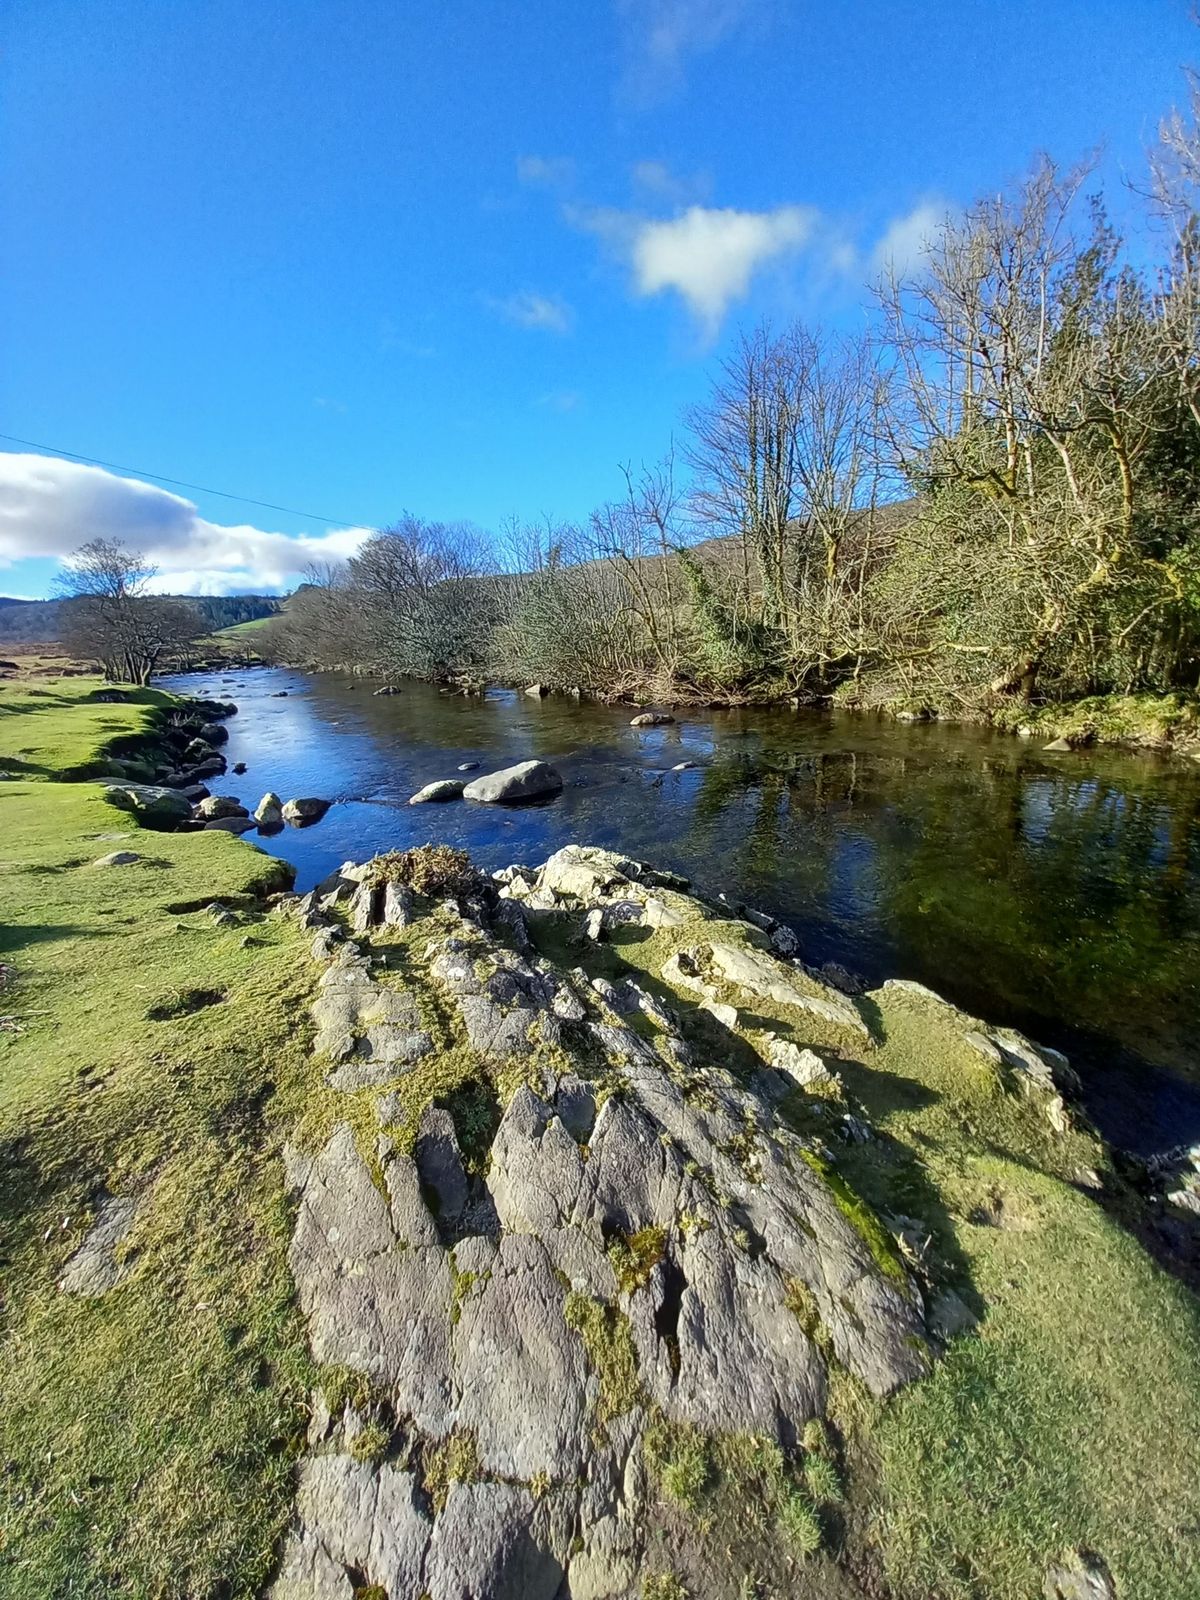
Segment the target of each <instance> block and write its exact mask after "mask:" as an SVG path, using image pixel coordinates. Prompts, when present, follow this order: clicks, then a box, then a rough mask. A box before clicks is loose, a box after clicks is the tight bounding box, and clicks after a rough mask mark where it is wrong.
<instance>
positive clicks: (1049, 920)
mask: <svg viewBox="0 0 1200 1600" xmlns="http://www.w3.org/2000/svg"><path fill="white" fill-rule="evenodd" d="M181 687H184V688H186V689H187V690H189V691H191V692H195V693H203V694H217V695H220V696H232V697H233V698H235V699H236V700H237V701H238V703H239V705H240V706H241V708H242V709H241V713H240V715H239V716H238V717H236V718H234V719H233V721H232V722H231V723H230V724H229V727H230V734H231V737H230V743H229V746H228V756H229V761H230V765H231V766H232V764H233V763H234V762H236V761H245V762H246V763H247V766H248V769H249V770H248V772H247V773H246V775H245V776H244V777H242V778H234V777H232V776H230V777H229V778H227V779H226V780H224V783H223V785H222V786H221V787H222V788H223V790H225V791H228V792H232V793H237V794H240V796H241V798H242V799H243V800H249V801H250V802H251V803H253V802H254V801H256V800H257V799H258V797H259V795H261V794H262V793H263V791H264V790H266V789H274V790H276V791H278V792H279V793H280V794H281V795H282V796H283V797H284V798H285V799H286V798H288V797H289V796H290V795H295V794H317V795H324V796H326V797H333V798H336V799H337V800H338V801H339V804H337V805H335V806H334V808H333V810H332V811H330V813H329V815H328V816H327V817H326V819H325V820H324V821H323V822H322V823H320V824H319V826H317V827H315V828H312V829H306V830H303V831H300V832H297V831H294V830H288V831H286V832H284V833H283V834H281V835H279V836H277V837H276V838H274V839H263V840H261V841H260V843H261V845H262V848H264V849H267V850H270V851H272V852H273V853H276V854H280V855H283V856H286V857H287V858H288V859H289V860H291V861H293V862H294V863H295V864H296V866H297V869H298V874H299V880H298V881H299V884H300V887H302V888H303V887H306V886H308V885H310V884H312V883H313V882H315V881H316V880H317V879H318V878H319V877H321V876H322V875H323V874H324V873H325V872H327V871H328V870H330V868H332V867H334V866H336V865H337V864H338V863H339V862H341V861H343V860H345V859H346V858H348V857H357V858H361V857H363V856H365V855H368V854H371V853H373V852H374V851H377V850H382V849H392V848H403V847H405V846H407V845H410V844H417V843H422V842H426V841H429V840H439V839H445V840H448V841H449V842H451V843H454V844H458V845H461V846H463V847H464V848H466V849H469V850H470V851H471V852H472V853H473V854H474V855H475V856H476V858H477V859H479V860H480V861H481V862H482V863H484V864H485V865H487V866H500V865H504V864H505V863H507V862H510V861H537V860H540V859H542V858H543V857H544V856H545V855H547V854H549V852H550V851H552V850H554V849H557V848H558V847H559V846H560V845H562V844H565V843H567V842H569V841H572V840H574V841H580V842H592V843H597V844H603V845H608V846H611V847H614V848H620V849H623V850H627V851H629V852H630V853H632V854H634V855H640V856H645V857H648V858H650V859H653V860H655V861H657V862H659V863H661V864H663V865H665V866H669V867H672V868H674V869H675V870H677V871H680V872H683V873H686V874H687V875H688V876H690V877H692V878H693V879H695V880H696V881H697V882H698V883H701V884H703V885H704V886H705V887H706V888H708V889H710V890H713V891H717V890H720V891H724V892H725V893H727V894H729V895H731V896H733V897H741V898H745V899H746V900H748V901H751V902H752V903H754V904H757V905H760V906H762V907H763V908H764V909H766V910H768V911H770V912H772V913H773V914H775V915H777V916H780V917H783V918H784V919H785V920H786V921H787V922H789V923H790V924H791V925H792V926H793V927H794V928H795V929H796V931H797V932H798V933H799V934H800V936H801V938H802V940H803V943H804V949H805V952H806V955H807V956H808V957H809V958H810V959H813V960H826V959H832V960H837V961H840V962H842V963H843V964H844V965H846V966H848V967H850V968H852V969H855V970H858V971H860V972H863V973H864V974H865V975H866V976H867V977H869V978H871V979H879V978H882V977H885V976H888V975H902V976H908V977H914V978H917V979H920V980H921V981H923V982H926V983H929V984H930V985H932V986H933V987H935V988H938V989H940V990H941V991H943V992H944V993H946V994H947V995H949V996H951V997H952V998H954V999H956V1000H957V1001H958V1002H959V1003H960V1004H962V1005H963V1006H965V1007H967V1008H968V1009H971V1010H975V1011H978V1012H979V1013H980V1014H981V1015H983V1016H986V1017H988V1018H989V1019H993V1020H995V1021H1007V1022H1012V1023H1015V1024H1017V1025H1018V1026H1022V1027H1025V1028H1026V1029H1028V1030H1029V1031H1030V1032H1031V1033H1033V1034H1034V1035H1035V1036H1037V1037H1041V1038H1044V1039H1046V1040H1047V1042H1050V1043H1057V1044H1059V1045H1060V1046H1061V1047H1062V1048H1065V1049H1067V1050H1068V1051H1069V1052H1070V1053H1073V1054H1074V1055H1075V1056H1076V1057H1077V1058H1079V1059H1080V1060H1081V1061H1082V1062H1083V1063H1084V1064H1085V1065H1086V1070H1087V1074H1088V1078H1089V1085H1090V1091H1089V1097H1090V1100H1091V1103H1092V1105H1093V1109H1094V1110H1095V1112H1096V1114H1097V1116H1098V1117H1100V1118H1101V1119H1102V1120H1103V1121H1104V1122H1105V1123H1106V1125H1107V1126H1108V1127H1109V1128H1110V1129H1111V1128H1113V1127H1114V1125H1115V1124H1118V1123H1119V1124H1120V1127H1121V1132H1122V1134H1123V1136H1124V1137H1125V1138H1126V1139H1127V1141H1128V1142H1130V1143H1131V1144H1134V1145H1139V1146H1149V1145H1151V1144H1156V1143H1162V1142H1175V1141H1176V1140H1177V1139H1179V1138H1183V1137H1186V1136H1200V1113H1198V1112H1197V1109H1196V1107H1197V1104H1198V1097H1197V1096H1196V1094H1195V1092H1194V1091H1193V1092H1190V1093H1184V1092H1183V1091H1182V1090H1181V1089H1180V1087H1179V1085H1178V1083H1177V1081H1176V1079H1175V1077H1174V1075H1173V1073H1172V1074H1170V1075H1164V1074H1162V1073H1160V1072H1155V1071H1154V1070H1152V1069H1153V1068H1154V1067H1155V1066H1158V1067H1169V1068H1171V1069H1174V1072H1179V1073H1184V1074H1188V1075H1191V1076H1193V1077H1200V1072H1198V1071H1197V1056H1196V1051H1195V1043H1194V1041H1195V1039H1196V1037H1197V1024H1198V1023H1200V959H1198V957H1200V772H1198V771H1194V770H1192V769H1190V768H1187V767H1185V766H1183V765H1182V764H1177V763H1167V762H1163V761H1159V760H1156V759H1152V758H1144V757H1133V756H1124V755H1120V754H1117V753H1106V752H1099V753H1096V752H1090V753H1088V754H1086V755H1077V756H1051V755H1048V754H1045V753H1043V752H1041V751H1040V750H1038V749H1036V748H1030V747H1029V746H1028V745H1022V744H1021V743H1019V742H1018V741H1015V740H1012V739H1007V738H1002V737H999V736H993V735H990V734H988V733H987V732H985V731H979V730H962V729H953V728H948V727H944V726H940V725H934V726H916V727H900V726H897V725H895V724H892V723H888V722H882V721H880V722H876V721H874V720H870V719H858V718H848V717H832V716H821V715H816V714H808V713H796V712H751V711H727V712H704V713H699V714H694V715H692V714H690V715H688V716H687V717H684V718H681V720H680V721H679V722H677V723H675V724H673V725H669V726H666V727H659V728H652V729H644V730H642V729H633V728H630V727H629V726H628V722H629V716H630V715H631V713H630V712H629V711H628V710H627V709H619V708H611V707H602V706H591V705H577V704H575V703H574V702H572V701H570V700H567V699H560V698H557V697H550V698H549V699H547V700H544V701H540V700H535V699H533V698H532V697H530V696H526V695H522V694H516V693H512V692H493V693H492V694H489V696H488V697H487V699H486V700H479V699H463V698H459V697H452V696H447V695H442V694H439V693H438V691H437V690H435V689H433V688H431V687H429V686H426V685H420V684H414V685H409V686H407V687H406V688H405V691H404V693H403V694H401V695H396V696H392V697H387V698H376V697H373V696H372V694H371V691H370V688H369V686H366V685H360V684H355V683H354V682H353V680H351V679H348V678H341V677H337V676H325V677H312V678H309V677H305V676H303V675H300V674H294V673H286V672H279V671H273V670H272V671H268V670H259V671H248V672H243V673H234V674H232V675H226V676H224V677H208V678H203V679H198V678H189V679H187V680H183V681H182V683H181ZM281 690H283V691H286V698H275V697H274V696H276V695H277V694H278V693H279V691H281ZM529 756H540V757H543V758H545V759H547V760H551V761H553V762H554V763H555V764H556V765H557V766H558V767H559V769H560V770H561V771H562V773H563V776H564V778H565V780H566V788H565V790H564V792H563V794H562V795H561V796H559V797H557V798H556V799H554V800H553V801H551V802H550V803H548V804H546V805H540V806H531V807H522V808H520V809H515V810H501V809H499V808H492V807H484V806H471V805H467V804H450V805H441V806H419V807H412V808H410V807H408V806H407V804H406V801H407V798H408V796H409V794H411V793H412V792H413V791H414V790H415V789H417V788H418V787H420V786H421V785H422V784H424V783H426V782H428V781H430V780H431V779H433V778H438V777H445V776H450V775H453V774H454V772H455V770H456V768H457V767H458V766H459V764H460V763H463V762H467V761H478V762H480V763H481V765H482V766H483V767H484V768H485V769H486V768H488V767H495V766H501V765H504V764H506V763H508V762H511V761H517V760H521V759H524V758H526V757H529ZM681 761H694V762H696V763H697V765H696V766H695V767H694V768H692V769H691V770H688V771H684V772H673V771H671V770H670V768H672V767H673V766H675V765H676V763H678V762H681Z"/></svg>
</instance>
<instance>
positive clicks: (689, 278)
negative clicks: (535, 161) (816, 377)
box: [563, 162, 951, 340]
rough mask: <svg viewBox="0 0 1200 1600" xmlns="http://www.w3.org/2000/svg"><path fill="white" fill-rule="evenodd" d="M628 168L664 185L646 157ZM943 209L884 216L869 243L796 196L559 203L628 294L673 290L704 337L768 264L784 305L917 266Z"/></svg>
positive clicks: (848, 291) (664, 173)
mask: <svg viewBox="0 0 1200 1600" xmlns="http://www.w3.org/2000/svg"><path fill="white" fill-rule="evenodd" d="M660 168H661V170H659V169H660ZM635 173H636V175H637V176H638V177H640V179H641V180H642V186H643V188H645V189H651V188H653V187H654V186H655V185H659V186H660V187H663V186H666V185H667V183H668V181H669V180H670V177H671V174H670V172H669V169H666V168H665V167H662V166H661V164H660V163H656V162H644V163H639V167H638V169H635ZM950 210H951V208H950V207H949V206H947V205H946V204H945V203H944V202H939V201H936V200H924V201H922V202H921V203H920V204H918V205H915V206H913V207H912V209H911V210H909V211H906V212H904V213H903V214H901V215H899V216H897V217H895V218H893V219H892V220H891V221H890V222H888V223H886V224H885V225H884V227H883V229H882V231H881V232H880V234H879V236H878V239H877V241H876V242H875V243H874V244H870V243H863V242H861V241H860V238H857V237H856V236H855V230H854V229H853V228H851V227H850V226H849V225H848V223H847V221H846V220H845V219H844V218H841V217H838V216H835V215H831V214H829V213H827V212H823V211H821V210H820V209H818V208H817V207H815V206H808V205H801V204H798V203H792V204H786V205H779V206H775V207H773V208H772V209H770V210H766V211H745V210H740V209H738V208H737V207H733V206H704V205H696V204H692V205H687V206H684V207H682V208H676V210H675V213H674V215H672V216H669V217H654V216H649V215H647V214H646V211H644V210H623V209H621V208H620V207H617V206H588V205H583V204H580V203H578V202H572V203H568V204H566V205H564V206H563V217H564V219H565V220H566V222H567V223H568V224H569V225H570V226H571V227H574V228H578V229H580V230H581V231H583V232H586V233H590V234H592V235H593V236H594V237H596V238H597V239H599V240H600V241H601V242H602V243H603V244H604V246H605V248H606V249H607V251H608V252H609V253H610V254H611V255H612V256H613V257H614V258H615V259H616V260H617V261H618V262H620V263H621V265H622V266H623V268H624V269H625V271H626V272H627V274H628V282H629V287H630V291H631V292H632V294H633V295H634V296H635V297H636V298H638V299H650V298H652V297H654V296H657V295H663V294H674V295H677V296H678V297H679V298H680V299H681V300H682V301H683V303H684V305H685V306H686V307H687V309H688V311H689V312H690V313H691V315H692V316H693V318H694V319H695V321H696V322H697V324H698V325H699V327H700V330H701V332H702V333H703V334H704V336H705V338H706V340H711V339H712V338H714V337H715V336H716V334H717V332H718V330H719V328H720V326H721V323H722V322H723V321H724V319H725V317H726V315H727V314H728V313H729V312H730V311H731V310H732V308H733V307H734V306H735V305H736V304H737V303H738V302H739V301H742V300H745V299H747V298H748V297H749V296H750V294H751V293H752V292H753V291H754V289H755V286H756V282H757V280H758V279H760V278H762V277H765V276H766V275H767V274H768V273H769V272H770V273H773V276H774V281H775V285H776V289H777V291H778V294H777V298H778V299H779V300H780V301H781V303H784V304H788V303H790V304H792V305H794V304H795V303H796V301H797V299H798V298H799V299H803V300H806V301H812V300H827V299H828V298H830V297H831V296H832V297H833V298H835V299H838V300H845V299H846V297H847V296H848V295H855V296H859V297H861V294H862V292H863V290H864V289H865V288H866V287H867V286H868V285H869V284H871V283H872V282H874V281H875V280H877V279H878V277H879V274H880V273H881V272H882V271H885V270H888V269H889V267H894V269H895V270H896V271H897V272H898V273H901V274H904V273H910V272H912V271H915V270H917V269H918V268H919V266H920V263H921V260H922V257H923V255H924V254H925V253H926V252H927V250H928V246H929V243H930V241H931V240H933V239H934V238H936V236H937V233H938V230H939V228H940V227H941V225H942V222H943V220H944V219H945V217H946V215H947V214H948V212H949V211H950ZM791 314H794V311H793V312H792V313H791Z"/></svg>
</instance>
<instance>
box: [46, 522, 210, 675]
mask: <svg viewBox="0 0 1200 1600" xmlns="http://www.w3.org/2000/svg"><path fill="white" fill-rule="evenodd" d="M154 576H155V569H154V567H152V566H150V565H149V564H148V563H147V562H146V560H145V558H144V557H143V556H142V555H141V553H140V552H139V551H136V550H131V549H130V548H129V547H128V546H127V545H125V544H122V543H121V542H120V541H119V540H115V539H93V540H90V541H89V542H88V543H87V544H85V545H81V546H80V548H79V549H78V550H77V551H75V553H74V554H73V555H72V556H70V557H69V558H68V560H67V562H66V565H65V569H64V571H63V573H62V575H61V577H60V579H59V583H58V591H59V594H60V595H61V597H62V599H63V601H64V623H63V638H64V643H65V644H66V645H67V647H68V648H69V649H71V650H72V651H73V652H74V653H76V654H78V655H81V656H83V657H86V658H88V659H91V660H94V661H96V662H97V663H98V664H99V665H100V666H102V667H103V669H104V675H105V677H106V678H108V679H109V680H110V681H112V682H119V683H136V684H146V683H149V681H150V678H151V676H152V675H153V673H154V672H155V670H156V669H157V667H158V666H159V663H160V662H161V661H163V660H164V659H166V658H168V657H169V656H171V655H172V654H174V653H178V652H180V651H182V650H184V649H186V647H187V646H188V645H189V644H190V643H191V642H192V641H193V640H195V638H196V637H197V636H198V635H199V634H200V633H202V632H203V631H204V628H203V622H202V620H201V618H200V616H199V614H198V613H197V611H196V610H195V608H194V607H192V606H189V605H187V604H185V603H184V602H182V601H179V600H173V599H169V598H166V597H162V596H156V595H151V594H149V593H148V592H147V586H148V584H149V583H150V580H151V579H152V578H153V577H154Z"/></svg>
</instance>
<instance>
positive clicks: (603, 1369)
mask: <svg viewBox="0 0 1200 1600" xmlns="http://www.w3.org/2000/svg"><path fill="white" fill-rule="evenodd" d="M563 1316H564V1318H565V1320H566V1324H567V1326H568V1328H572V1329H574V1331H575V1332H576V1333H577V1334H578V1335H579V1337H580V1338H581V1339H582V1340H583V1346H584V1349H585V1350H586V1351H587V1354H588V1359H589V1360H590V1362H591V1363H592V1366H593V1367H594V1368H595V1370H596V1373H597V1376H598V1377H599V1379H600V1394H599V1397H598V1400H597V1404H596V1421H597V1423H598V1424H599V1425H600V1427H604V1425H605V1424H606V1423H608V1422H611V1421H612V1420H613V1419H614V1418H616V1417H623V1416H624V1415H625V1414H626V1412H628V1411H632V1410H633V1408H634V1406H636V1405H640V1404H641V1402H642V1398H643V1396H642V1386H641V1380H640V1378H639V1375H638V1363H637V1352H636V1351H635V1350H634V1347H633V1335H632V1333H631V1332H630V1331H629V1322H628V1320H627V1319H626V1317H625V1316H624V1315H623V1314H622V1312H621V1311H620V1310H619V1309H618V1308H617V1307H616V1306H612V1305H606V1304H604V1303H603V1302H602V1301H599V1300H593V1299H591V1297H590V1296H588V1295H586V1294H580V1293H579V1291H578V1290H575V1289H572V1290H571V1292H570V1293H569V1294H568V1295H567V1298H566V1300H565V1302H564V1304H563Z"/></svg>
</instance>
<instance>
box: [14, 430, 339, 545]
mask: <svg viewBox="0 0 1200 1600" xmlns="http://www.w3.org/2000/svg"><path fill="white" fill-rule="evenodd" d="M0 439H4V440H6V441H7V442H8V443H9V444H23V445H27V446H28V447H29V449H31V450H45V451H46V452H47V453H48V454H49V455H52V456H66V457H67V458H68V460H71V461H83V462H85V463H86V464H87V465H88V466H89V467H107V468H108V470H109V471H110V472H128V473H130V474H131V475H132V476H133V477H135V478H151V479H153V481H154V482H155V483H169V484H171V486H172V487H173V488H176V489H191V490H193V491H194V492H195V493H196V494H215V495H217V496H218V497H219V498H220V499H222V500H236V501H237V502H238V504H239V505H243V506H258V507H259V508H260V510H263V511H282V512H284V513H285V514H286V515H287V516H289V517H307V518H308V520H309V521H310V522H327V523H328V524H329V525H330V527H337V528H368V527H370V526H371V524H370V523H368V522H362V521H360V520H356V519H355V518H353V517H322V516H318V514H317V513H316V512H315V511H297V510H296V508H295V506H277V505H273V504H272V502H271V501H270V500H251V499H250V497H249V495H244V494H228V493H226V491H225V490H224V489H208V488H206V487H205V485H204V484H202V483H185V482H184V481H183V479H182V478H167V477H164V476H163V474H162V473H161V472H145V471H143V470H142V468H141V467H119V466H118V465H117V464H116V462H115V461H101V459H100V457H99V456H85V455H80V453H79V452H78V451H77V450H60V449H59V448H58V446H57V445H53V444H37V443H36V442H35V441H34V440H33V439H18V438H17V436H16V435H15V434H12V433H0Z"/></svg>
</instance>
